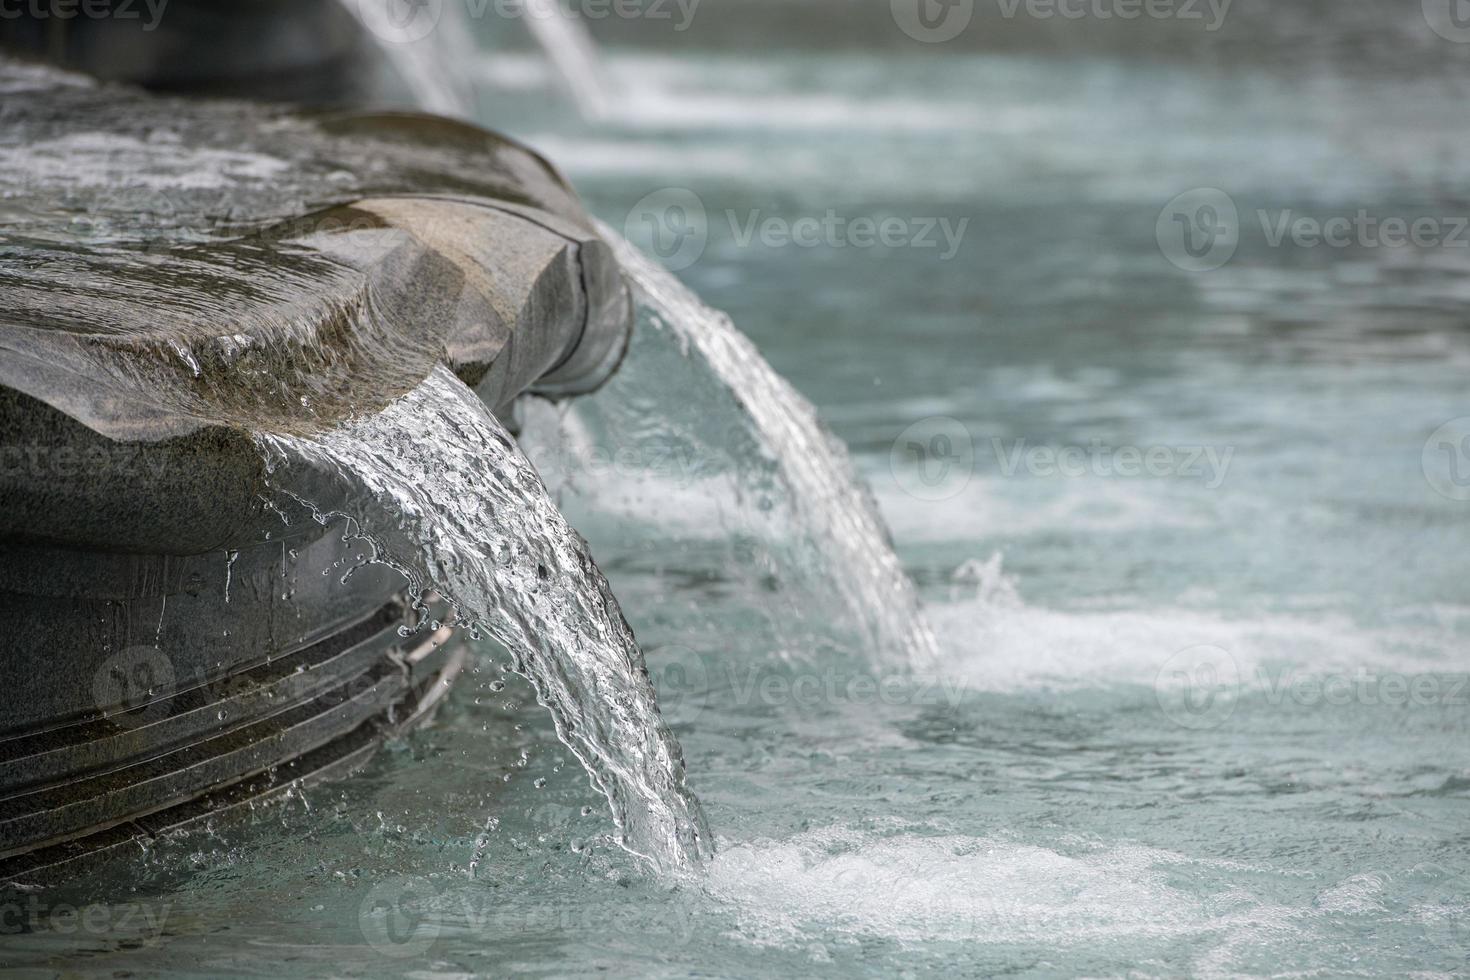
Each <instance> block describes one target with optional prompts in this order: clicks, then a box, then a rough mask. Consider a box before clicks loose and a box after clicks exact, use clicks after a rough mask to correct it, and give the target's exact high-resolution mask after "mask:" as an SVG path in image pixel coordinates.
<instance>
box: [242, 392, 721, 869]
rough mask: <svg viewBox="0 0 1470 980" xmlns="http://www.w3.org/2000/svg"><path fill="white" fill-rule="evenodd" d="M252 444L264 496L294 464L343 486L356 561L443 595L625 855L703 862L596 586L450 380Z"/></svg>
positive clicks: (674, 754) (647, 691)
mask: <svg viewBox="0 0 1470 980" xmlns="http://www.w3.org/2000/svg"><path fill="white" fill-rule="evenodd" d="M258 438H259V440H260V444H261V447H262V449H263V450H264V451H265V452H266V453H268V454H269V455H270V457H271V468H272V481H273V482H274V483H275V485H276V486H277V487H278V488H280V489H281V490H282V491H283V492H284V493H286V494H288V495H292V496H295V494H294V493H293V492H292V489H291V488H292V473H293V469H294V468H295V467H302V466H304V467H306V468H307V469H308V470H311V469H315V468H326V469H328V470H329V471H330V472H333V473H334V474H335V475H336V476H337V478H338V479H340V480H341V481H342V482H343V483H344V484H346V485H348V486H350V487H352V489H353V491H354V492H353V494H352V497H353V500H354V501H355V502H356V503H355V505H354V506H352V508H351V510H352V512H351V513H349V514H347V515H346V516H348V517H350V518H351V524H350V526H351V527H352V528H353V529H354V530H353V532H352V533H353V534H354V535H356V536H359V537H361V538H363V539H364V540H365V542H366V543H367V544H368V545H369V547H370V549H371V554H370V556H369V557H370V559H371V560H377V561H382V562H385V563H388V564H390V565H392V566H393V567H394V568H396V569H398V570H399V571H400V572H402V573H403V574H404V575H405V576H406V577H407V578H408V580H409V588H410V591H411V593H412V594H414V595H417V596H423V595H424V594H425V593H426V592H428V591H429V590H434V591H436V592H438V593H439V594H440V595H442V596H444V597H446V598H447V599H448V600H449V601H450V602H451V603H452V605H453V606H454V607H455V610H456V612H455V621H456V622H457V623H458V624H459V625H461V626H465V627H468V628H469V629H470V630H472V631H479V630H481V629H483V630H485V631H486V632H488V633H490V634H491V635H492V636H494V637H495V638H496V639H498V640H499V641H500V642H501V643H503V644H504V645H505V646H506V647H507V648H508V649H509V650H511V651H512V655H513V657H514V658H515V659H514V661H513V665H512V666H513V667H514V669H515V670H516V671H517V672H519V673H522V674H524V675H525V676H526V677H528V678H529V679H530V681H531V683H532V684H533V685H534V687H535V689H536V693H537V697H538V699H539V700H540V701H541V703H542V704H544V705H545V706H546V707H547V708H548V709H550V711H551V714H552V717H553V719H554V721H555V724H556V731H557V735H558V737H560V738H561V740H562V741H563V742H564V743H565V744H566V745H567V747H568V748H569V749H571V751H572V752H573V753H574V754H575V755H576V757H577V758H578V759H579V760H581V762H582V764H583V765H584V766H586V768H587V771H588V773H589V774H590V776H591V778H592V781H593V783H594V784H595V785H596V786H597V788H598V789H599V790H601V791H602V792H603V793H604V794H605V795H606V796H607V799H608V802H609V803H610V804H611V806H612V812H613V817H614V819H615V820H616V821H617V824H618V826H619V828H620V831H621V837H622V843H623V845H624V846H625V847H626V848H627V849H628V850H629V851H632V852H633V853H635V854H637V855H639V856H641V857H643V858H645V859H647V860H648V861H650V862H651V863H652V864H653V865H654V866H655V867H656V868H658V869H660V870H664V871H669V870H675V869H679V868H687V867H690V866H692V865H695V864H697V863H698V862H699V861H700V860H701V859H702V858H703V857H704V856H706V855H707V854H708V853H709V840H710V836H709V832H708V830H707V829H706V828H705V826H704V817H703V815H702V814H701V813H700V810H699V804H698V802H697V801H696V800H695V799H694V797H693V795H692V794H691V793H690V792H689V791H688V790H687V789H686V788H685V786H684V761H683V758H682V756H681V755H680V751H679V746H678V743H677V742H675V741H674V739H673V737H672V736H670V734H669V732H668V730H667V729H666V728H665V727H664V725H663V724H662V722H661V721H660V720H659V716H658V707H657V704H656V702H655V697H654V692H653V689H652V687H651V686H650V684H649V681H648V676H647V672H646V671H645V669H644V666H643V655H642V653H641V652H640V651H639V649H638V645H637V643H636V642H635V641H634V639H633V634H632V631H631V630H630V629H629V628H628V624H627V622H626V621H624V619H623V614H622V612H621V610H620V609H619V608H618V604H617V600H616V599H615V598H614V597H613V595H612V592H611V591H610V590H609V588H608V584H607V580H606V579H605V578H603V576H602V573H601V572H600V571H598V568H597V566H596V564H594V563H593V561H592V557H591V555H590V554H589V553H588V550H587V545H586V543H585V542H584V541H583V540H582V538H581V537H580V536H579V535H578V534H577V533H576V531H574V530H573V529H572V528H571V527H570V526H568V524H567V522H566V521H565V520H564V519H563V518H562V516H561V514H560V513H558V512H557V510H556V507H555V506H554V505H553V504H552V503H551V501H550V500H549V499H548V498H547V496H546V490H545V488H544V486H543V485H542V483H541V480H540V478H539V477H538V476H537V475H536V472H535V470H534V469H533V468H532V466H531V465H530V463H529V462H528V461H527V460H526V458H525V457H524V456H523V455H522V454H521V452H520V450H519V449H518V448H517V447H516V444H515V440H514V439H513V438H512V437H511V436H510V435H509V434H508V433H507V432H506V431H505V429H504V428H502V427H501V425H500V423H499V422H497V421H496V419H495V417H494V416H493V415H491V414H490V412H489V411H488V410H487V409H486V408H485V406H484V405H483V404H482V403H481V402H480V400H479V398H477V397H476V396H475V394H474V393H473V392H471V391H470V390H469V389H468V388H466V387H465V386H464V384H463V383H462V382H460V381H459V379H457V378H455V377H454V375H453V374H452V373H450V372H449V371H448V369H446V368H442V367H441V368H436V369H435V370H434V372H433V374H432V375H431V376H430V377H429V378H428V379H427V380H426V381H425V382H424V383H423V384H422V385H420V386H419V387H418V388H416V389H415V390H414V391H412V392H410V393H409V394H407V395H405V396H404V397H402V398H400V399H398V400H397V401H395V402H394V403H393V404H392V405H390V406H389V407H388V408H387V409H386V410H384V411H382V412H379V413H378V414H376V415H372V416H369V417H367V418H364V419H361V420H358V421H355V422H351V423H348V424H346V425H344V426H342V427H340V428H338V429H336V430H334V431H331V432H328V433H326V434H324V435H322V436H318V437H312V438H304V437H287V436H279V435H270V434H262V435H260V436H259V437H258ZM298 472H299V471H298ZM315 516H316V517H317V519H318V520H320V521H321V522H322V523H323V524H326V523H327V522H328V521H329V520H331V519H334V518H336V517H338V516H340V515H338V514H328V513H323V512H322V511H320V510H317V511H315Z"/></svg>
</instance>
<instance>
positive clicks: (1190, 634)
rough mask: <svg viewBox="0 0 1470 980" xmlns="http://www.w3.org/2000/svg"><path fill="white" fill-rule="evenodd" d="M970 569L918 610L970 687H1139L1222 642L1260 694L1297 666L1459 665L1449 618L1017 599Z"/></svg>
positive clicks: (1010, 588) (1316, 670)
mask: <svg viewBox="0 0 1470 980" xmlns="http://www.w3.org/2000/svg"><path fill="white" fill-rule="evenodd" d="M981 570H982V571H985V572H986V574H984V575H979V576H978V577H975V576H972V578H973V579H974V581H975V582H976V583H977V586H978V591H979V592H980V593H981V594H980V595H978V596H976V597H974V598H957V599H956V601H952V602H948V603H941V604H937V605H931V606H930V608H929V610H928V612H929V618H930V621H931V622H932V623H933V625H934V628H935V631H936V633H937V634H938V636H939V639H940V643H941V647H942V650H943V654H942V656H943V664H944V666H943V667H942V668H941V669H942V670H944V671H946V672H947V673H949V674H950V676H951V677H952V678H953V679H954V680H955V681H956V682H958V683H961V684H963V685H965V686H966V687H968V688H970V689H972V690H984V691H998V692H1009V691H1021V690H1028V689H1042V688H1044V689H1049V690H1079V689H1086V688H1109V687H1115V686H1119V685H1151V684H1153V683H1155V682H1156V680H1157V679H1158V677H1159V672H1160V671H1161V670H1162V669H1163V668H1164V666H1165V665H1166V663H1168V662H1169V660H1170V658H1171V657H1173V656H1174V655H1175V654H1177V653H1179V652H1180V651H1182V650H1185V649H1187V648H1191V647H1197V646H1210V647H1215V648H1218V649H1219V650H1221V651H1224V653H1225V654H1226V655H1228V659H1229V660H1230V661H1231V662H1232V665H1233V668H1234V671H1235V676H1236V677H1238V678H1239V682H1240V684H1241V685H1242V686H1243V687H1244V688H1246V689H1249V690H1261V691H1265V692H1268V693H1269V692H1271V691H1272V690H1273V688H1272V686H1271V685H1273V684H1279V683H1281V678H1283V677H1286V678H1288V679H1289V678H1291V677H1295V676H1301V675H1302V674H1304V673H1310V674H1312V675H1315V676H1322V675H1326V674H1341V675H1345V676H1349V677H1351V676H1354V675H1355V674H1356V672H1357V671H1359V670H1361V669H1368V670H1373V671H1378V672H1389V671H1393V672H1400V673H1403V674H1419V673H1432V672H1436V671H1459V670H1463V663H1457V662H1454V661H1453V660H1451V659H1449V658H1448V657H1447V656H1446V652H1447V651H1451V650H1454V649H1456V646H1455V644H1454V642H1453V637H1452V625H1453V624H1454V623H1457V622H1458V621H1459V618H1458V617H1448V616H1447V617H1446V618H1444V619H1443V621H1442V622H1426V621H1424V620H1423V619H1422V618H1420V619H1418V620H1416V621H1410V622H1406V623H1403V624H1396V625H1392V626H1387V627H1381V628H1375V629H1366V628H1364V627H1362V626H1360V625H1359V624H1357V623H1355V622H1353V621H1352V620H1351V619H1350V618H1349V617H1348V616H1346V615H1343V614H1341V613H1330V612H1323V611H1320V610H1317V611H1312V612H1311V613H1310V614H1308V615H1301V616H1298V615H1291V614H1280V613H1271V614H1259V615H1254V616H1247V615H1241V616H1238V617H1230V616H1226V615H1222V614H1220V613H1217V612H1212V611H1206V610H1197V609H1187V608H1179V607H1173V608H1171V607H1163V608H1157V609H1149V610H1136V609H1065V610H1062V609H1047V608H1039V607H1034V606H1030V605H1027V604H1026V603H1025V602H1023V601H1022V600H1021V599H1020V598H1019V596H1018V594H1017V593H1016V591H1015V588H1014V584H1013V583H1009V582H1007V581H1005V580H1003V579H1002V580H1000V581H997V580H996V576H997V575H998V574H999V570H998V566H997V567H996V568H995V569H994V570H993V572H994V574H992V573H991V572H992V570H991V569H989V568H988V567H983V566H982V568H981ZM963 587H964V589H965V591H966V592H972V590H973V589H974V588H975V587H972V586H971V585H970V584H969V583H966V584H965V585H964V586H963ZM1447 625H1449V626H1450V627H1451V628H1446V627H1447ZM1278 693H1279V692H1278Z"/></svg>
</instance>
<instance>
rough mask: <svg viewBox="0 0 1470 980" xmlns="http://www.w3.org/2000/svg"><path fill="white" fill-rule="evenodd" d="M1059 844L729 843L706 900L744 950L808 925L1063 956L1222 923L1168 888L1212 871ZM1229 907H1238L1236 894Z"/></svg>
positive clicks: (1200, 902)
mask: <svg viewBox="0 0 1470 980" xmlns="http://www.w3.org/2000/svg"><path fill="white" fill-rule="evenodd" d="M1065 844H1066V846H1065V847H1064V848H1063V849H1061V850H1056V849H1052V848H1049V847H1043V846H1037V845H1033V844H1027V843H1022V842H1019V841H1016V840H1012V839H1008V838H1005V837H968V836H963V835H958V834H952V833H950V834H946V833H935V832H934V829H933V828H915V827H907V828H906V827H903V826H902V825H898V824H895V825H893V826H889V827H880V828H879V829H878V830H876V831H861V830H855V829H851V828H848V827H841V826H834V827H825V828H821V829H816V830H811V831H808V832H806V833H802V834H798V835H797V836H795V837H792V838H790V839H789V840H784V841H771V840H760V841H753V842H750V843H732V842H725V843H724V844H723V845H722V847H721V849H720V852H719V854H718V856H717V857H716V859H715V861H714V862H713V864H712V865H711V866H710V869H709V876H708V879H707V882H706V888H707V890H708V892H709V893H710V894H711V896H712V897H714V898H715V899H716V900H718V901H721V902H724V903H727V904H728V905H730V906H731V907H732V911H733V912H734V914H735V918H736V922H737V924H738V929H739V933H740V935H741V937H742V938H745V939H747V940H751V941H754V942H756V943H758V944H762V945H790V944H792V943H794V942H799V941H801V940H802V938H803V937H804V936H807V935H809V934H810V933H811V932H812V931H813V927H814V926H818V927H819V928H820V930H821V931H823V932H827V933H831V932H837V933H842V934H847V935H853V936H875V937H884V938H888V939H892V940H896V941H899V942H919V941H926V942H928V941H934V940H941V941H954V942H965V943H984V944H1005V943H1035V942H1040V943H1045V944H1046V945H1049V946H1065V945H1076V944H1081V943H1089V942H1095V941H1097V940H1099V939H1108V938H1115V937H1160V936H1174V935H1181V934H1190V933H1203V932H1207V931H1211V930H1214V929H1219V928H1221V927H1223V926H1224V925H1225V924H1226V923H1227V921H1228V919H1229V916H1228V915H1222V913H1223V912H1225V909H1223V908H1221V907H1218V905H1217V903H1216V902H1215V900H1213V899H1212V898H1211V897H1209V896H1207V895H1198V894H1190V893H1186V892H1183V891H1181V890H1179V889H1178V888H1176V887H1174V886H1173V885H1171V884H1170V883H1169V882H1168V880H1167V877H1166V876H1167V875H1168V874H1169V870H1170V868H1171V867H1174V866H1177V865H1180V864H1209V863H1212V862H1197V861H1192V860H1191V859H1189V858H1187V857H1185V856H1183V855H1180V854H1176V853H1173V852H1170V851H1164V850H1158V849H1154V848H1148V847H1142V846H1138V845H1133V844H1100V843H1095V842H1087V841H1082V840H1080V839H1077V840H1071V841H1067V842H1065ZM1262 870H1264V869H1262ZM1226 902H1227V903H1228V904H1230V905H1234V906H1239V905H1240V904H1241V903H1240V898H1239V896H1238V895H1231V896H1229V897H1228V898H1227V899H1226ZM1253 904H1255V911H1256V912H1257V913H1259V911H1260V906H1259V904H1257V903H1253Z"/></svg>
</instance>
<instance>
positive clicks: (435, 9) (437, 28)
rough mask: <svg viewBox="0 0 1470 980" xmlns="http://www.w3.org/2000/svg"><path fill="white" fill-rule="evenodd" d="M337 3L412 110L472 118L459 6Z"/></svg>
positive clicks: (467, 44)
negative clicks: (369, 41) (404, 91)
mask: <svg viewBox="0 0 1470 980" xmlns="http://www.w3.org/2000/svg"><path fill="white" fill-rule="evenodd" d="M341 3H342V6H343V7H344V8H346V10H347V11H348V13H350V14H351V15H352V16H353V17H354V18H356V19H357V21H358V23H360V24H362V26H363V27H364V28H366V30H367V33H368V34H369V35H370V36H371V37H372V38H373V40H374V42H375V43H376V44H377V45H378V48H379V49H380V50H381V51H382V52H383V54H384V56H385V57H386V58H387V59H388V62H389V63H390V64H391V65H392V66H393V69H394V70H395V71H396V72H397V73H398V74H399V76H400V77H401V78H402V81H403V84H404V85H406V86H407V87H408V90H409V93H410V94H411V95H412V96H413V98H414V101H415V102H417V103H418V105H420V106H422V107H423V108H424V109H426V110H428V111H429V112H437V113H440V114H442V115H449V116H458V117H461V118H469V117H471V116H473V115H474V108H475V88H474V84H473V82H472V81H471V79H470V78H469V76H468V75H467V74H466V73H465V71H464V68H465V66H468V65H470V64H473V61H474V59H473V56H472V51H471V49H472V47H473V44H474V41H473V40H472V38H473V34H472V33H471V31H470V27H469V24H468V18H467V17H466V15H465V13H466V12H465V8H464V7H463V6H462V5H461V4H460V3H457V2H450V3H447V4H414V3H410V2H405V0H341Z"/></svg>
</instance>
